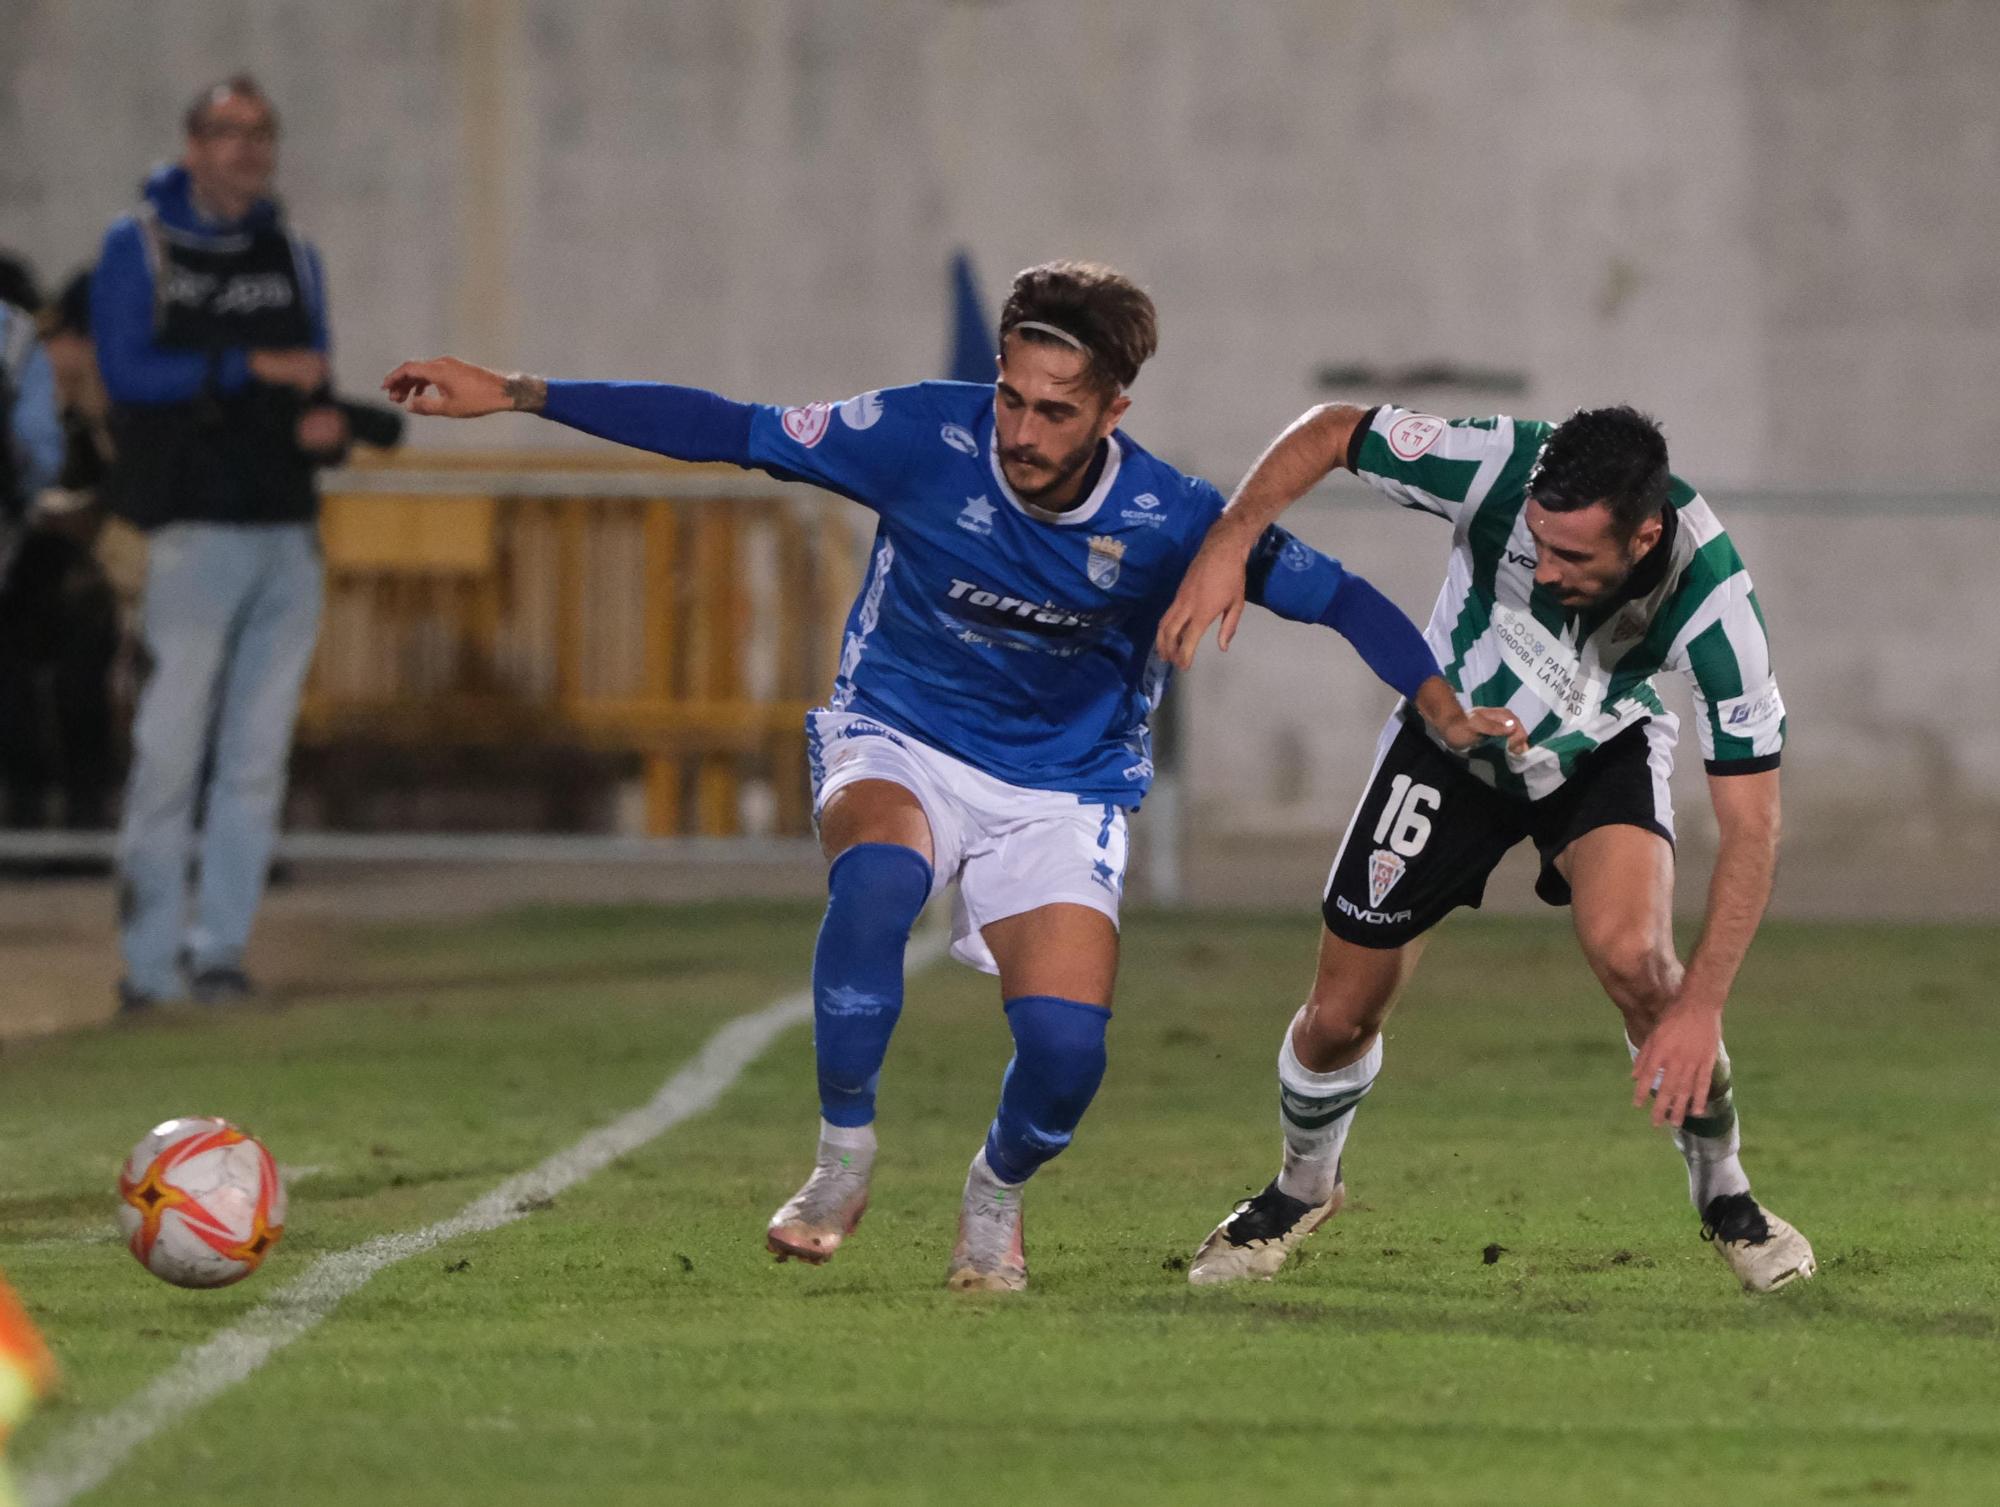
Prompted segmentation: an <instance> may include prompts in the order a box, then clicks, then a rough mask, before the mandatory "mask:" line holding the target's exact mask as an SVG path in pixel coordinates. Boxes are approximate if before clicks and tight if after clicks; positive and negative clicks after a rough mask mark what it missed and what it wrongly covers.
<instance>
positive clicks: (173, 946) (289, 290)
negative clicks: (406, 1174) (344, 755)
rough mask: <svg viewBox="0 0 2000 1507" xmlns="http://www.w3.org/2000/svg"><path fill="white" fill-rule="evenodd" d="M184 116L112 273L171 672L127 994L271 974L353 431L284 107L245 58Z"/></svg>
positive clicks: (144, 737)
mask: <svg viewBox="0 0 2000 1507" xmlns="http://www.w3.org/2000/svg"><path fill="white" fill-rule="evenodd" d="M184 126H185V130H186V140H185V145H184V151H183V155H182V159H181V161H180V163H179V164H177V165H173V166H163V167H161V168H158V169H156V170H155V171H154V172H153V174H152V175H151V176H150V177H149V178H148V180H147V182H146V188H145V198H144V200H143V202H142V203H141V204H140V205H139V207H138V209H137V210H135V211H134V212H133V213H131V214H129V215H126V216H125V217H123V218H121V219H119V220H118V221H117V222H115V223H114V224H113V225H112V226H111V229H110V230H109V232H108V233H107V234H106V236H105V241H104V250H103V255H102V257H101V258H100V260H99V262H98V266H97V271H96V274H95V276H94V278H93V281H92V285H91V311H92V323H93V326H94V329H95V332H96V336H97V346H98V361H99V364H100V366H101V367H102V369H103V375H104V383H105V387H106V389H107V390H108V392H109V393H110V396H111V401H112V412H111V430H112V435H113V438H114V440H115V443H116V455H117V458H116V461H115V464H114V468H113V472H112V475H111V478H110V491H111V494H112V498H113V506H114V508H115V509H116V510H117V511H118V512H119V513H120V514H121V515H122V516H124V517H125V518H127V519H128V520H129V521H130V522H132V523H133V524H135V525H137V526H138V527H139V528H141V529H143V530H145V531H146V532H147V534H148V536H149V540H150V550H149V559H148V564H147V576H146V588H145V600H144V605H143V609H142V624H141V632H142V634H143V636H144V640H145V647H146V650H147V653H148V655H149V657H150V659H151V662H152V671H151V675H150V677H149V679H148V681H147V683H146V686H145V689H144V690H143V692H142V693H141V695H140V699H139V707H138V714H137V717H136V719H135V722H134V726H133V735H132V736H133V750H132V772H131V777H130V779H129V781H128V784H127V788H126V793H125V808H124V819H123V824H122V827H121V830H120V833H119V852H118V862H119V874H120V880H121V897H120V925H121V946H122V948H123V951H124V957H125V977H124V979H123V980H122V981H121V983H120V985H119V995H120V1001H121V1004H122V1005H123V1007H124V1008H126V1009H128V1010H130V1009H139V1008H143V1007H145V1006H147V1005H150V1004H153V1003H156V1002H158V1001H161V1000H167V999H174V998H178V997H179V996H181V995H182V994H183V993H185V992H191V993H192V994H193V995H194V997H195V998H196V999H198V1000H202V1001H204V1002H210V1003H219V1002H223V1001H227V1000H231V999H237V998H241V997H243V996H246V995H248V994H249V993H251V984H250V980H249V978H248V977H247V976H246V975H245V973H244V971H243V951H244V947H245V945H246V943H247V942H248V940H249V935H250V926H251V922H252V920H253V918H254V917H255V915H256V911H257V907H258V904H259V902H260V901H261V899H262V897H263V889H264V878H265V873H266V869H267V866H268V864H269V860H270V855H271V847H272V844H273V841H274V839H275V837H276V829H277V820H278V813H279V808H280V805H281V803H282V801H283V797H284V790H285V773H286V763H287V758H288V755H289V752H290V746H291V738H292V727H293V723H294V721H295V719H296V716H297V713H298V702H299V692H300V688H301V686H302V684H303V682H304V680H305V675H306V669H307V666H308V665H309V663H310V662H311V659H312V652H313V644H314V640H315V638H316V636H317V633H318V628H319V616H320V598H321V569H320V557H319V549H318V540H317V512H318V496H317V492H316V489H315V484H314V478H313V472H314V468H315V466H317V465H321V464H326V463H329V462H331V461H333V460H337V459H338V458H339V457H340V456H341V455H342V454H344V452H345V449H346V446H347V442H348V438H349V431H348V422H347V419H346V417H345V416H344V415H343V414H342V412H341V411H340V409H339V408H338V407H337V406H336V405H335V404H334V402H333V401H332V398H331V394H330V388H329V376H330V371H329V366H328V361H327V324H326V295H325V280H324V277H323V275H322V273H321V269H320V261H319V256H318V254H317V253H316V252H315V251H314V250H313V248H312V247H311V246H309V245H308V244H307V243H306V242H305V241H304V240H303V239H301V238H300V237H299V236H298V235H296V234H295V233H294V232H293V231H292V230H291V229H290V228H289V227H288V225H287V224H286V222H285V219H284V216H283V214H282V212H281V211H280V209H279V206H278V204H277V203H276V201H275V200H274V199H272V198H271V197H270V192H269V190H270V184H271V178H272V174H273V172H274V170H275V168H276V165H277V141H278V120H277V114H276V112H275V111H274V110H273V109H272V106H271V102H270V101H269V100H268V99H267V98H265V96H264V93H263V91H262V89H261V88H259V86H258V85H257V83H256V81H255V80H253V79H251V78H249V77H247V76H242V75H239V76H236V77H234V78H230V79H227V80H225V81H224V82H222V83H219V84H217V85H215V86H214V87H212V88H209V89H206V90H204V91H202V93H201V94H200V95H199V96H198V97H197V98H196V99H195V101H194V103H193V104H192V105H191V106H190V107H189V108H188V111H187V114H186V117H185V120H184ZM205 756H206V758H207V770H208V781H207V787H206V790H205V791H204V790H201V789H199V788H198V786H199V785H200V782H201V778H202V772H203V769H204V757H205ZM204 797H205V799H204ZM198 802H199V803H200V804H201V805H202V807H203V809H204V810H205V813H206V817H205V820H204V822H203V831H202V839H201V848H200V864H199V870H200V880H199V884H198V893H197V895H196V897H195V902H194V907H193V914H192V916H191V917H190V916H188V914H187V912H188V903H187V895H186V876H187V861H188V851H189V844H190V841H191V837H192V829H193V822H194V813H195V811H196V809H197V804H198ZM184 923H191V924H186V926H185V929H184Z"/></svg>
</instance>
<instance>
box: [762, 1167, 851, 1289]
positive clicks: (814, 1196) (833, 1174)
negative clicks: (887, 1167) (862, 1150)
mask: <svg viewBox="0 0 2000 1507" xmlns="http://www.w3.org/2000/svg"><path fill="white" fill-rule="evenodd" d="M874 1166H875V1159H874V1157H873V1156H872V1155H871V1156H862V1155H859V1154H857V1153H855V1152H851V1151H842V1150H840V1149H839V1148H838V1147H833V1146H825V1145H822V1146H821V1147H820V1150H819V1158H818V1160H817V1161H816V1162H814V1164H813V1170H812V1176H811V1177H809V1178H807V1179H806V1183H805V1186H804V1187H803V1188H801V1189H799V1191H798V1192H796V1193H794V1194H793V1195H792V1196H791V1199H790V1200H789V1201H788V1202H787V1203H786V1204H785V1206H784V1207H783V1208H782V1209H780V1210H778V1212H777V1213H775V1214H773V1215H772V1216H771V1223H770V1225H769V1227H768V1228H767V1229H766V1230H765V1231H764V1248H765V1249H766V1250H768V1251H769V1252H771V1254H772V1255H774V1256H776V1257H777V1258H778V1259H779V1260H780V1261H785V1260H789V1259H790V1258H792V1257H793V1256H796V1257H798V1259H799V1260H801V1261H805V1262H809V1263H811V1264H812V1265H814V1266H818V1265H819V1264H820V1263H822V1262H824V1261H828V1260H831V1259H832V1257H833V1253H834V1252H835V1251H837V1250H839V1249H840V1242H841V1241H843V1240H845V1239H846V1238H847V1237H848V1236H849V1235H852V1234H853V1233H854V1227H855V1226H856V1225H858V1224H859V1223H861V1216H862V1215H863V1214H864V1213H865V1212H867V1209H868V1176H869V1173H870V1172H872V1171H873V1170H874Z"/></svg>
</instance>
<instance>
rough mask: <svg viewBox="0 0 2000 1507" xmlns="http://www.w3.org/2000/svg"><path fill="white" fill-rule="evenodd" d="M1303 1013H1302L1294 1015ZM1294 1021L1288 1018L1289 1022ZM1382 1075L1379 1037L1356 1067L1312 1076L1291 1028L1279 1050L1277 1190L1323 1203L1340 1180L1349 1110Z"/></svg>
mask: <svg viewBox="0 0 2000 1507" xmlns="http://www.w3.org/2000/svg"><path fill="white" fill-rule="evenodd" d="M1299 1013H1300V1014H1304V1013H1305V1012H1304V1011H1303V1009H1302V1010H1301V1011H1300V1012H1299ZM1297 1018H1298V1017H1297V1016H1294V1017H1293V1020H1294V1022H1295V1023H1296V1021H1297ZM1381 1071H1382V1037H1381V1035H1380V1034H1379V1033H1378V1034H1377V1035H1376V1037H1375V1040H1374V1041H1373V1042H1371V1043H1370V1044H1369V1047H1368V1050H1367V1051H1366V1052H1364V1053H1363V1054H1362V1056H1361V1059H1360V1060H1359V1061H1358V1062H1352V1063H1349V1064H1348V1065H1347V1066H1346V1067H1337V1068H1335V1069H1334V1070H1333V1071H1332V1072H1330V1073H1316V1072H1314V1071H1313V1070H1312V1069H1311V1068H1309V1067H1307V1066H1306V1065H1305V1064H1304V1063H1303V1062H1301V1061H1299V1056H1298V1053H1297V1052H1295V1051H1293V1050H1292V1028H1291V1026H1286V1027H1285V1044H1284V1045H1283V1046H1282V1047H1280V1048H1279V1049H1278V1123H1279V1126H1280V1127H1281V1128H1282V1129H1283V1130H1284V1133H1285V1165H1284V1167H1283V1169H1282V1170H1281V1171H1280V1172H1279V1173H1278V1191H1279V1192H1280V1193H1283V1194H1285V1195H1286V1196H1287V1197H1290V1198H1297V1199H1301V1200H1303V1201H1304V1202H1306V1203H1309V1204H1315V1205H1317V1204H1323V1203H1325V1202H1326V1201H1327V1200H1328V1199H1329V1198H1331V1197H1332V1196H1333V1189H1334V1185H1335V1184H1336V1183H1338V1182H1339V1181H1340V1152H1341V1148H1342V1147H1343V1146H1345V1145H1346V1144H1347V1130H1348V1127H1349V1126H1350V1125H1352V1124H1353V1123H1354V1109H1355V1106H1356V1105H1358V1104H1360V1102H1361V1101H1362V1099H1363V1098H1364V1097H1365V1096H1366V1095H1367V1093H1368V1090H1369V1089H1370V1088H1372V1087H1374V1085H1375V1075H1376V1074H1377V1073H1379V1072H1381Z"/></svg>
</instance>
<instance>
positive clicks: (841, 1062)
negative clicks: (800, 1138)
mask: <svg viewBox="0 0 2000 1507" xmlns="http://www.w3.org/2000/svg"><path fill="white" fill-rule="evenodd" d="M826 888H827V901H826V918H825V919H824V920H822V921H821V922H820V924H819V942H818V945H817V946H815V947H814V948H813V1047H814V1049H815V1050H816V1051H817V1052H818V1054H819V1105H820V1113H821V1114H823V1115H825V1116H826V1120H827V1123H828V1124H829V1125H847V1126H854V1125H866V1124H869V1123H870V1122H871V1121H873V1120H874V1118H875V1082H876V1079H878V1078H879V1077H880V1076H881V1074H882V1059H883V1058H884V1057H885V1056H887V1055H888V1052H889V1036H890V1033H892V1032H893V1031H894V1030H895V1029H896V1017H897V1016H899V1015H901V1014H902V1013H903V948H904V946H905V944H907V943H908V942H909V940H910V928H911V927H912V926H913V925H915V924H916V919H917V915H918V913H919V912H920V911H922V910H923V908H924V901H925V900H926V899H928V898H929V897H930V892H931V866H930V865H929V864H928V863H926V862H924V858H923V855H922V854H921V853H919V852H917V851H916V850H915V849H914V848H906V847H903V846H901V845H900V844H898V843H887V842H864V843H856V844H855V845H854V846H853V847H851V848H849V849H848V850H847V851H846V852H845V853H842V854H841V855H840V856H839V857H838V858H836V859H834V861H833V867H832V868H830V869H829V870H827V875H826Z"/></svg>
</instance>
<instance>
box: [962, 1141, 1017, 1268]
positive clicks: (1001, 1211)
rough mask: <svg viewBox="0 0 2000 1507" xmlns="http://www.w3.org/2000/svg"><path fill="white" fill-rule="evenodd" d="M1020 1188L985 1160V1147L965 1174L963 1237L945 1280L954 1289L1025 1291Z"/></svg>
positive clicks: (980, 1150)
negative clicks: (1005, 1179)
mask: <svg viewBox="0 0 2000 1507" xmlns="http://www.w3.org/2000/svg"><path fill="white" fill-rule="evenodd" d="M1021 1188H1022V1185H1021V1184H1019V1183H1003V1182H1001V1181H1000V1179H999V1178H997V1177H995V1176H994V1175H993V1169H992V1168H990V1167H988V1166H987V1165H986V1148H985V1147H984V1146H982V1147H980V1148H979V1155H977V1156H975V1157H974V1158H973V1159H972V1168H971V1170H970V1171H969V1172H967V1173H966V1174H965V1201H964V1203H962V1204H961V1205H960V1206H959V1210H958V1243H957V1244H956V1245H954V1246H953V1247H952V1248H951V1265H950V1266H949V1267H947V1268H946V1269H945V1274H944V1285H945V1286H946V1287H948V1288H950V1289H951V1290H952V1291H953V1292H1026V1291H1027V1289H1028V1252H1027V1249H1026V1247H1025V1246H1024V1245H1023V1244H1022V1243H1021Z"/></svg>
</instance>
